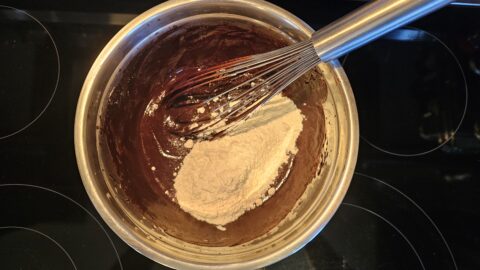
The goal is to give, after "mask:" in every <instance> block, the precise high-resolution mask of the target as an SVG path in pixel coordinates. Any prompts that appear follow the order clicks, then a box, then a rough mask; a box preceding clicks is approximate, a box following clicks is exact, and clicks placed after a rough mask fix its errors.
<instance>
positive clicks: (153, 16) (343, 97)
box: [75, 0, 358, 269]
mask: <svg viewBox="0 0 480 270" xmlns="http://www.w3.org/2000/svg"><path fill="white" fill-rule="evenodd" d="M212 14H220V15H221V14H223V15H227V16H242V17H245V18H249V19H250V20H256V21H258V22H261V23H264V24H268V25H269V26H271V27H273V28H275V29H276V30H278V31H281V32H283V33H284V34H286V35H288V36H289V37H291V38H292V39H294V40H304V39H307V38H308V37H309V36H310V35H311V33H312V32H313V31H312V29H311V28H310V27H309V26H308V25H306V24H305V23H304V22H303V21H301V20H300V19H298V18H297V17H295V16H294V15H292V14H290V13H289V12H287V11H285V10H283V9H280V8H279V7H277V6H275V5H273V4H270V3H267V2H263V1H258V0H227V1H222V2H218V1H215V0H203V1H191V0H190V1H189V0H181V1H169V2H166V3H164V4H161V5H158V6H156V7H154V8H152V9H150V10H148V11H146V12H145V13H143V14H141V15H140V16H138V17H137V18H135V19H134V20H133V21H132V22H130V23H129V24H128V25H126V26H125V27H124V28H123V29H122V30H121V31H120V32H119V33H118V34H117V35H115V36H114V37H113V38H112V40H111V41H110V42H109V43H108V44H107V45H106V47H105V48H104V49H103V51H102V52H101V54H100V55H99V56H98V58H97V59H96V61H95V63H94V64H93V66H92V68H91V70H90V72H89V74H88V76H87V78H86V80H85V83H84V86H83V89H82V92H81V94H80V98H79V101H78V105H77V112H76V119H75V150H76V156H77V163H78V166H79V170H80V174H81V177H82V180H83V183H84V186H85V189H86V190H87V193H88V195H89V196H90V199H91V200H92V202H93V204H94V205H95V207H96V209H97V211H98V212H99V213H100V215H101V216H102V218H103V219H104V220H105V222H106V223H107V224H108V225H109V226H110V228H111V229H112V230H113V231H114V232H115V233H116V234H117V235H118V236H119V237H120V238H121V239H123V240H124V241H125V242H126V243H127V244H129V245H130V246H131V247H133V248H134V249H136V250H137V251H138V252H140V253H142V254H143V255H145V256H147V257H149V258H150V259H152V260H154V261H156V262H159V263H161V264H164V265H167V266H170V267H174V268H181V269H185V268H191V269H199V268H204V269H207V268H208V269H212V268H218V269H220V268H221V269H253V268H258V267H262V266H265V265H268V264H272V263H274V262H276V261H279V260H281V259H283V258H285V257H287V256H289V255H291V254H292V253H294V252H295V251H297V250H298V249H300V248H301V247H303V246H304V245H305V244H306V243H308V242H309V241H310V240H311V239H313V238H314V237H315V236H316V235H317V234H318V233H319V232H320V231H321V230H322V229H323V227H324V226H325V225H326V224H327V222H328V221H329V220H330V218H331V217H332V216H333V214H334V213H335V211H336V209H337V208H338V206H339V205H340V203H341V201H342V199H343V197H344V195H345V193H346V190H347V188H348V186H349V184H350V180H351V177H352V174H353V170H354V167H355V163H356V158H357V150H358V117H357V110H356V107H355V102H354V98H353V94H352V91H351V88H350V85H349V83H348V80H347V78H346V75H345V73H344V71H343V69H342V68H341V66H340V64H339V63H338V62H337V61H333V62H331V63H328V64H321V65H320V66H319V67H320V69H321V71H322V73H323V76H324V78H325V80H326V82H327V85H328V96H327V100H326V102H325V103H324V110H325V117H326V125H327V126H326V128H327V142H328V143H327V144H326V145H325V155H324V156H323V157H319V158H324V162H325V165H324V166H323V167H322V170H321V172H320V174H319V176H318V177H317V178H316V179H314V180H313V181H312V182H311V184H310V185H309V186H308V187H307V190H306V191H305V193H304V195H303V196H302V197H301V198H300V199H299V202H298V203H297V205H296V206H295V208H294V209H293V210H292V212H291V213H290V214H289V215H288V216H287V217H286V218H285V219H284V221H282V223H281V225H280V226H278V228H277V229H275V230H272V231H271V232H269V233H268V234H267V235H265V236H262V237H260V238H258V239H255V240H253V241H250V242H248V243H245V244H242V245H238V246H233V247H205V246H198V245H193V244H189V243H186V242H184V241H181V240H179V239H176V238H173V237H171V236H169V235H167V234H164V233H162V232H161V231H160V232H159V231H158V230H153V229H152V228H151V227H149V225H148V224H145V223H144V222H143V221H142V220H141V217H137V216H135V215H134V214H132V212H131V211H129V209H128V207H126V206H125V205H124V204H122V202H121V201H120V200H117V199H116V198H115V196H114V194H113V192H112V191H111V187H110V185H109V181H110V180H109V176H108V173H106V170H105V169H106V168H104V167H103V164H102V162H101V160H100V159H99V152H98V138H97V129H96V124H97V120H98V115H99V112H100V110H101V108H100V107H101V104H102V102H101V100H102V97H103V96H104V95H105V94H106V93H105V91H106V89H107V84H108V83H109V80H110V78H111V77H112V75H113V74H114V72H115V69H116V68H117V67H118V66H119V65H120V63H121V62H122V61H123V60H124V59H125V58H126V57H127V55H128V54H129V53H130V52H132V50H134V49H136V48H138V46H140V45H141V44H142V42H145V41H146V40H148V38H149V36H150V35H151V34H152V33H154V32H156V31H158V30H159V29H167V28H169V27H171V26H172V25H173V24H174V23H175V22H177V21H179V20H185V19H187V18H189V17H192V16H202V15H205V16H212Z"/></svg>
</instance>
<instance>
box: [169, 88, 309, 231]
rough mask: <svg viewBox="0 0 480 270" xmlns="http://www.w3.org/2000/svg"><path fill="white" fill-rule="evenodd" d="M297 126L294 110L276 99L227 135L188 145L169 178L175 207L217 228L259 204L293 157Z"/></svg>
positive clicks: (299, 120)
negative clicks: (186, 151) (181, 161)
mask: <svg viewBox="0 0 480 270" xmlns="http://www.w3.org/2000/svg"><path fill="white" fill-rule="evenodd" d="M302 121H303V116H302V114H301V112H300V110H299V109H298V108H297V107H296V106H295V104H294V103H293V102H292V101H291V100H290V99H289V98H287V97H283V96H281V95H277V96H276V97H274V98H273V99H272V100H271V101H270V102H268V103H267V104H265V105H264V106H262V107H261V108H260V109H259V110H258V112H257V113H256V114H255V115H254V116H252V117H251V118H250V119H248V120H247V121H246V122H245V123H243V124H242V125H240V126H239V127H238V128H237V129H236V130H235V131H234V132H233V133H232V134H230V135H228V136H224V137H222V138H219V139H216V140H212V141H200V142H197V143H196V144H194V145H193V147H192V149H191V152H190V153H189V154H188V155H187V156H186V157H185V159H184V161H183V165H182V166H181V168H180V170H179V171H178V175H177V177H176V178H175V183H174V187H175V190H176V197H177V201H178V203H179V205H180V207H181V208H182V209H183V210H184V211H186V212H188V213H190V214H191V215H192V216H194V217H195V218H197V219H199V220H202V221H206V222H208V223H211V224H214V225H220V226H222V225H225V224H227V223H230V222H232V221H234V220H236V219H237V218H238V217H240V216H241V215H242V214H243V213H245V211H247V210H249V209H252V208H253V207H254V206H258V205H260V204H262V203H263V200H264V195H265V193H268V194H273V193H274V190H272V189H271V185H272V184H273V182H274V181H275V179H276V177H277V175H278V170H279V168H280V167H281V166H282V164H284V163H287V162H288V159H289V157H290V155H294V154H296V153H297V151H298V149H297V148H296V145H295V144H296V140H297V137H298V136H299V134H300V132H301V131H302V127H303V126H302V125H303V124H302ZM217 228H223V227H217Z"/></svg>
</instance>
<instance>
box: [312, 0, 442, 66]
mask: <svg viewBox="0 0 480 270" xmlns="http://www.w3.org/2000/svg"><path fill="white" fill-rule="evenodd" d="M450 2H452V0H378V1H373V2H371V3H368V4H365V5H364V6H362V7H361V8H359V9H357V10H355V11H353V12H352V13H350V14H347V15H346V16H344V17H342V18H340V19H338V20H336V21H334V22H333V23H331V24H329V25H327V26H326V27H323V28H322V29H320V30H318V31H317V32H315V33H314V34H313V36H312V42H313V46H314V47H315V50H316V51H317V54H318V56H319V57H320V59H321V60H322V61H325V62H327V61H330V60H332V59H336V58H339V57H341V56H343V55H345V54H346V53H348V52H350V51H352V50H354V49H356V48H358V47H360V46H362V45H364V44H365V43H367V42H369V41H372V40H373V39H376V38H378V37H380V36H382V35H384V34H386V33H387V32H389V31H391V30H394V29H396V28H398V27H401V26H402V25H405V24H407V23H409V22H411V21H413V20H415V19H418V18H420V17H422V16H425V15H426V14H429V13H431V12H433V11H435V10H437V9H439V8H441V7H443V6H445V5H447V4H449V3H450Z"/></svg>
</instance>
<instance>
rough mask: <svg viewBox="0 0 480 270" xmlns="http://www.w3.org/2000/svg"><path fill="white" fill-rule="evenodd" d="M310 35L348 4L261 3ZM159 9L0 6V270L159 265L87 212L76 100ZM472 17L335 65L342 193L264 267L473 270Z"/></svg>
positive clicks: (466, 10) (475, 25)
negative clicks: (115, 42) (350, 154)
mask: <svg viewBox="0 0 480 270" xmlns="http://www.w3.org/2000/svg"><path fill="white" fill-rule="evenodd" d="M273 2H274V3H276V4H278V5H280V6H282V7H284V8H286V9H288V10H290V11H291V12H292V13H294V14H296V15H297V16H299V17H300V18H302V19H304V20H305V21H306V22H307V23H309V24H310V25H311V26H312V27H314V28H318V27H320V26H322V25H325V24H326V23H327V22H329V21H331V20H333V19H334V18H336V17H339V16H341V15H342V14H345V13H347V12H348V11H350V10H351V9H353V8H355V7H356V6H358V5H359V3H358V2H349V1H333V2H329V3H320V1H318V2H317V1H300V2H298V1H273ZM156 4H158V3H157V1H146V0H144V1H126V0H122V1H100V0H99V1H95V2H93V3H83V2H72V3H66V2H65V3H61V1H15V2H12V3H9V2H8V1H7V2H3V3H2V2H0V164H1V165H0V216H1V218H0V269H164V268H165V267H163V266H161V265H158V264H156V263H154V262H152V261H151V260H149V259H147V258H145V257H143V256H142V255H140V254H138V253H137V252H136V251H134V250H133V249H132V248H130V247H129V246H127V245H126V244H125V243H124V242H122V241H121V240H120V239H119V238H118V237H117V236H116V235H115V234H114V233H113V232H112V231H110V229H109V228H108V227H107V226H106V225H105V224H104V223H103V221H102V220H101V218H100V217H99V215H98V214H97V213H96V211H95V209H94V207H93V206H92V204H91V203H90V201H89V199H88V197H87V195H86V192H85V190H84V188H83V185H82V182H81V179H80V176H79V174H78V170H77V166H76V162H75V154H74V147H73V123H74V114H75V106H76V101H77V98H78V95H79V92H80V89H81V86H82V83H83V80H84V78H85V76H86V73H87V72H88V70H89V68H90V66H91V64H92V63H93V61H94V60H95V58H96V56H97V55H98V53H99V52H100V50H101V49H102V48H103V46H104V45H105V44H106V43H107V42H108V40H109V39H110V38H111V37H112V36H113V35H114V34H115V33H116V32H117V31H118V30H119V29H120V28H121V27H122V26H123V25H125V24H126V23H127V22H128V21H129V20H131V19H132V18H133V17H135V16H136V14H138V13H140V12H142V11H144V10H146V9H148V8H149V7H152V6H154V5H156ZM479 17H480V8H477V7H461V6H455V7H454V6H450V7H447V8H446V9H444V10H441V11H439V12H437V13H435V14H433V15H431V16H429V17H427V18H424V19H422V20H420V21H418V22H416V23H414V24H412V25H409V26H408V27H404V28H402V29H399V30H396V31H394V32H392V33H391V34H389V35H387V36H385V37H383V38H381V39H380V40H377V41H375V42H373V43H371V44H370V45H367V46H365V47H363V48H361V49H359V50H357V51H355V52H353V53H351V54H349V55H347V56H346V57H343V58H342V59H340V60H341V62H342V63H343V65H344V68H345V71H346V73H347V75H348V77H349V79H350V82H351V84H352V88H353V90H354V94H355V98H356V101H357V106H358V112H359V118H360V133H361V140H360V151H359V159H358V163H357V167H356V173H355V175H354V178H353V180H352V184H351V187H350V189H349V190H348V193H347V196H346V198H345V200H344V202H343V203H342V205H341V206H340V208H339V210H338V212H337V213H336V214H335V216H334V217H333V219H332V220H331V222H330V223H329V224H328V225H327V227H326V228H325V229H324V230H323V231H322V232H321V233H320V235H319V236H317V237H316V238H315V239H314V240H313V241H312V242H311V243H310V244H308V245H307V246H306V247H305V248H303V249H302V250H300V251H298V252H297V253H295V254H294V255H292V256H290V257H288V258H287V259H285V260H283V261H281V262H279V263H276V264H274V265H272V266H269V267H267V269H439V270H443V269H445V270H449V269H480V234H479V233H478V229H479V228H480V20H479V19H478V18H479Z"/></svg>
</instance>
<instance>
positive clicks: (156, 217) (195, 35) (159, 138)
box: [98, 17, 326, 246]
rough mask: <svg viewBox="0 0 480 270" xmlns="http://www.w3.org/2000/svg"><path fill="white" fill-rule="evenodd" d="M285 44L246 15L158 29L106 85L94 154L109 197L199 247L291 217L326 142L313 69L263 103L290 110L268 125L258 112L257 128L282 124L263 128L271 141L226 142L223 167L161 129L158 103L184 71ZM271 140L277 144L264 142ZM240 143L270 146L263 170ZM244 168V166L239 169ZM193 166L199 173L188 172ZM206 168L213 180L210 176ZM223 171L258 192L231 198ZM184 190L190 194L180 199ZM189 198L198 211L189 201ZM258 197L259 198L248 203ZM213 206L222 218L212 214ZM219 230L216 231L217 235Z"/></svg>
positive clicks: (202, 147) (253, 234) (320, 89)
mask: <svg viewBox="0 0 480 270" xmlns="http://www.w3.org/2000/svg"><path fill="white" fill-rule="evenodd" d="M292 42H293V41H291V40H289V39H288V38H287V37H286V36H285V35H283V34H281V33H280V32H278V31H276V30H274V29H271V28H267V27H266V26H263V25H260V24H257V23H255V22H252V21H249V20H247V19H234V18H222V17H218V18H212V17H210V18H203V19H198V20H195V21H188V22H185V23H183V24H182V25H177V26H176V27H174V28H172V29H170V30H169V31H167V32H163V33H159V34H158V35H157V36H155V37H153V38H152V39H151V40H150V41H149V42H147V43H145V45H144V46H143V47H141V48H139V49H138V50H136V51H135V52H134V55H133V56H132V57H130V58H129V59H128V61H127V60H126V61H125V63H124V65H123V66H121V67H120V70H119V71H118V72H117V74H115V77H114V78H113V79H112V84H111V89H107V90H108V96H107V97H106V98H105V99H104V102H105V104H104V106H103V107H104V110H103V111H102V112H101V116H100V132H99V135H98V136H99V142H100V157H101V159H102V162H103V163H104V164H105V167H106V169H107V170H108V171H107V173H108V174H109V175H110V177H111V179H112V180H111V181H112V184H111V189H112V190H113V191H114V192H112V193H113V194H114V196H113V197H114V198H115V200H117V201H118V202H120V203H121V204H122V205H124V206H125V207H126V208H128V209H129V211H130V213H131V214H132V215H136V216H137V217H139V219H143V220H144V223H145V224H147V223H148V224H154V228H158V229H159V230H161V231H162V233H166V234H169V235H171V236H174V237H176V238H179V239H182V240H184V241H188V242H191V243H196V244H199V245H206V246H230V245H237V244H241V243H244V242H246V241H249V240H252V239H255V238H257V237H259V236H261V235H263V234H265V233H266V232H268V231H269V230H270V229H272V228H273V227H275V226H276V225H277V224H278V223H279V222H280V221H281V220H282V219H283V218H284V217H285V216H286V215H287V214H288V213H289V212H290V210H291V209H292V207H293V206H294V205H295V203H296V201H297V200H298V198H299V197H300V196H301V195H302V193H303V192H304V190H305V188H306V186H307V185H308V183H309V182H310V181H311V180H312V179H313V178H314V177H315V174H316V172H317V171H318V168H319V166H320V160H319V156H320V154H321V152H322V145H323V140H324V138H325V130H324V129H325V127H324V121H325V119H324V114H323V109H322V102H323V101H324V99H325V97H326V86H325V83H324V81H323V79H322V76H321V74H320V72H319V71H318V70H312V71H310V72H308V73H307V74H305V75H304V76H302V77H301V78H300V79H298V80H297V81H296V82H294V83H293V84H291V85H290V86H289V87H288V88H287V89H285V90H284V91H283V95H284V96H278V97H276V101H274V102H272V103H271V104H270V105H269V106H275V104H277V105H278V104H279V103H275V102H280V103H282V105H285V106H286V107H284V108H290V109H288V110H289V112H284V113H279V114H273V115H272V114H270V118H272V119H269V116H268V115H269V114H268V113H265V115H266V117H264V118H262V119H264V120H263V122H261V123H260V122H257V127H256V129H261V128H263V127H265V128H267V127H270V126H269V125H271V124H274V123H275V121H280V122H279V123H282V124H281V125H279V126H282V128H281V129H278V127H275V130H271V131H270V132H276V133H278V134H276V135H277V136H265V137H262V136H259V137H258V138H257V137H255V138H254V139H253V138H252V140H251V142H247V141H248V139H240V138H239V137H236V138H237V139H235V140H236V141H231V142H228V143H226V144H225V145H226V147H229V148H233V149H230V150H231V151H232V153H219V155H225V159H226V160H225V161H224V162H223V163H211V160H208V156H209V155H214V154H213V153H211V152H209V151H210V150H211V149H210V148H209V147H210V146H209V143H208V142H206V143H205V144H202V143H195V142H194V141H191V140H187V139H182V138H178V137H175V135H173V134H171V133H170V132H168V129H167V128H166V126H167V125H169V124H171V122H170V119H169V118H168V114H167V113H166V111H165V108H164V107H163V106H162V102H161V101H162V99H163V98H164V97H165V94H166V91H168V87H166V85H167V83H168V82H170V81H171V80H175V79H177V78H179V76H180V75H179V74H181V73H182V71H185V70H188V69H197V68H203V67H207V66H211V65H215V64H219V63H221V62H223V61H225V60H228V59H232V58H235V57H240V56H245V55H251V54H257V53H262V52H266V51H271V50H273V49H276V48H280V47H283V46H286V45H288V44H291V43H292ZM180 77H181V76H180ZM263 109H264V110H270V109H272V107H270V108H269V107H265V108H263ZM278 111H281V110H278ZM269 112H270V113H271V112H272V111H269ZM265 115H264V116H265ZM282 119H283V120H282ZM252 120H253V119H252ZM257 120H260V119H257ZM302 126H303V128H302ZM283 128H284V129H283ZM252 131H253V129H249V128H248V125H246V126H245V127H244V129H243V131H241V130H239V131H238V132H239V133H238V134H237V135H235V136H241V135H242V134H250V135H251V134H252V133H249V132H252ZM241 132H243V133H241ZM266 132H267V131H264V132H261V133H266ZM233 137H234V136H232V140H233ZM271 138H276V139H278V141H268V142H266V141H264V140H270V139H271ZM211 143H214V142H213V141H212V142H211ZM219 143H220V141H219ZM242 144H248V146H247V145H245V147H251V148H259V149H260V148H262V147H269V146H272V147H273V148H272V149H269V150H268V151H267V152H266V155H269V157H268V158H266V159H265V160H268V164H267V163H264V164H260V163H261V160H260V158H259V157H257V156H255V155H259V154H261V151H260V152H258V151H257V152H253V151H246V152H244V149H243V146H242ZM279 145H280V146H279ZM257 150H258V149H257ZM202 153H204V155H203V156H202ZM242 153H244V154H245V156H244V157H242V156H240V155H241V154H242ZM295 153H296V154H295ZM236 154H238V155H236ZM202 158H205V160H202ZM285 161H287V162H286V163H285ZM182 164H183V165H182ZM237 165H238V167H237ZM241 166H249V167H251V168H250V170H243V169H244V168H240V167H241ZM194 167H199V168H198V171H196V172H195V173H192V171H191V170H192V168H194ZM213 167H215V168H216V170H218V173H215V174H217V175H215V174H214V173H213V171H210V170H211V169H212V168H213ZM201 170H204V171H201ZM225 170H229V172H230V170H237V171H236V172H239V173H241V172H247V171H248V172H251V175H244V177H242V178H243V179H245V182H244V183H245V185H248V186H253V185H254V184H255V183H254V182H251V181H257V184H258V188H257V189H254V192H253V193H252V194H241V193H242V192H236V191H235V190H236V188H235V184H234V183H233V185H232V181H233V180H232V179H228V177H225V178H222V176H223V175H225V176H227V174H226V173H222V172H223V171H225ZM200 175H201V179H202V180H201V181H200V180H199V182H197V184H192V182H191V180H192V179H194V178H195V177H197V180H198V179H200ZM215 176H216V177H218V178H216V179H215V181H213V179H212V183H217V184H218V183H219V182H221V181H218V180H219V179H220V180H222V181H225V183H224V184H225V185H224V186H223V184H222V187H220V186H218V185H217V186H216V187H215V186H207V184H208V183H207V182H208V181H207V180H208V179H207V178H204V177H215ZM189 180H190V181H189ZM231 180H232V181H231ZM240 182H241V181H240ZM223 187H226V188H229V187H231V188H232V190H230V191H227V193H225V194H229V195H228V196H227V195H226V196H225V198H219V197H216V198H214V200H210V199H211V197H210V195H208V196H207V195H206V194H207V193H208V192H210V191H212V189H213V190H215V189H220V188H223ZM186 188H191V189H193V190H191V192H186V193H184V192H183V191H185V189H186ZM182 190H183V191H182ZM239 190H242V189H239ZM272 194H274V195H273V196H270V195H272ZM196 195H198V196H199V199H200V200H199V201H198V205H195V204H194V196H196ZM189 196H190V197H189ZM214 197H215V196H214ZM268 197H269V198H268ZM254 198H255V199H254ZM266 198H268V199H267V200H265V199H266ZM177 199H178V200H177ZM237 199H238V200H240V201H241V200H243V202H241V203H240V202H239V204H237V203H236V202H232V203H231V204H230V205H236V206H235V207H233V208H235V209H234V210H235V211H231V209H233V208H229V209H227V208H228V207H227V206H226V205H227V202H230V201H229V200H233V201H235V200H237ZM257 199H260V200H262V202H258V201H257V202H258V204H257V203H255V201H256V200H257ZM222 201H224V202H225V203H224V204H222V203H221V202H222ZM252 202H254V203H255V205H256V206H257V205H259V206H257V207H255V208H254V209H251V207H250V209H249V210H248V209H247V208H245V207H244V206H245V205H247V204H250V205H251V206H253V204H252ZM243 203H245V204H243ZM182 205H183V206H182ZM239 205H240V207H237V206H239ZM223 206H224V208H221V207H223ZM216 207H219V208H218V213H219V214H218V215H217V216H216V215H210V214H209V213H211V211H210V210H211V209H214V208H216ZM182 208H183V209H182ZM202 208H203V209H204V210H205V209H209V211H207V212H208V213H207V212H205V211H204V212H202V211H200V210H202ZM184 210H186V211H184ZM187 211H188V212H187ZM189 212H190V213H189ZM226 213H228V214H226ZM205 221H208V222H205ZM209 222H210V223H209ZM216 225H222V226H223V227H220V229H222V230H219V229H218V228H217V227H216ZM223 229H225V230H223Z"/></svg>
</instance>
